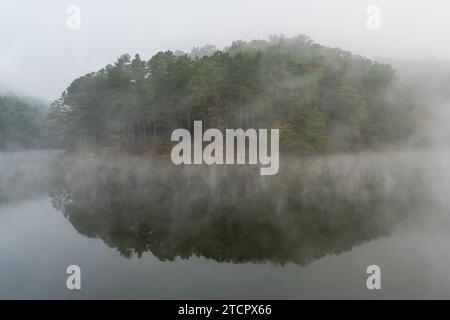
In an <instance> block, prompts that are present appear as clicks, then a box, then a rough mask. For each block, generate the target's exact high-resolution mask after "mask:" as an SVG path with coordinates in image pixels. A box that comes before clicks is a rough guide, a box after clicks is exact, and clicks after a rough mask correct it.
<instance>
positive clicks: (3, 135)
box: [0, 96, 45, 149]
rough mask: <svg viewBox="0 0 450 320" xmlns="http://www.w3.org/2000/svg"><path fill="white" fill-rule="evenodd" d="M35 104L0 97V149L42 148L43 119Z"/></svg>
mask: <svg viewBox="0 0 450 320" xmlns="http://www.w3.org/2000/svg"><path fill="white" fill-rule="evenodd" d="M36 104H37V103H36V102H34V101H32V100H28V101H26V102H24V100H23V99H20V98H19V97H16V96H4V97H2V96H0V149H26V148H38V147H41V146H42V144H43V139H44V130H45V129H44V117H43V112H42V111H41V110H40V109H39V108H40V107H41V106H38V105H36Z"/></svg>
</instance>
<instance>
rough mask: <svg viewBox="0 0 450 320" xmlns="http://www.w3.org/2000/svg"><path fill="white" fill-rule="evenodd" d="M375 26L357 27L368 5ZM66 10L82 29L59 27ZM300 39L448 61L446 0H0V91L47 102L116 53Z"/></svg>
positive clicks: (449, 33)
mask: <svg viewBox="0 0 450 320" xmlns="http://www.w3.org/2000/svg"><path fill="white" fill-rule="evenodd" d="M372 4H374V5H378V6H379V7H380V9H381V29H380V30H369V29H367V27H366V20H367V17H368V15H367V14H366V9H367V7H368V6H369V5H372ZM69 5H77V6H79V7H80V9H81V30H78V31H74V30H72V31H71V30H69V29H68V28H67V26H66V20H67V18H68V14H67V12H66V10H67V7H68V6H69ZM270 34H284V35H285V36H288V37H290V36H295V35H298V34H305V35H307V36H309V37H311V38H312V39H313V40H315V41H316V42H319V43H321V44H324V45H329V46H333V47H340V48H342V49H346V50H350V51H352V52H355V53H358V54H362V55H365V56H368V57H374V56H384V57H393V58H413V59H416V58H424V57H430V56H434V57H437V58H439V59H445V60H447V59H448V58H449V57H450V1H448V0H432V1H429V0H428V1H426V0H372V1H367V0H308V1H304V0H220V1H218V0H178V1H175V0H147V1H145V0H141V1H139V0H70V1H66V0H33V1H32V0H0V88H3V89H4V90H5V89H7V90H11V91H15V92H17V93H20V94H26V95H33V96H37V97H43V98H46V99H49V100H53V99H56V98H57V97H58V96H59V95H60V94H61V92H62V91H63V90H64V89H65V88H66V87H67V86H68V85H69V84H70V82H71V81H72V80H74V79H75V78H77V77H79V76H81V75H83V74H86V73H88V72H91V71H95V70H98V69H99V68H101V67H103V66H105V65H106V64H108V63H112V62H113V61H114V60H115V58H116V57H118V56H119V55H120V54H122V53H125V52H128V53H130V54H135V53H140V54H141V56H142V58H143V59H149V58H150V57H151V56H152V55H153V54H155V53H156V52H157V51H159V50H176V49H179V50H183V51H190V49H191V48H192V47H193V46H203V45H204V44H207V43H210V44H215V45H216V46H218V47H219V48H222V47H224V46H227V45H229V44H231V42H232V41H234V40H252V39H256V38H260V39H261V38H262V39H265V38H267V37H268V35H270Z"/></svg>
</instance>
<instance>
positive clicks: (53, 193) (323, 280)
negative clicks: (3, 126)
mask: <svg viewBox="0 0 450 320" xmlns="http://www.w3.org/2000/svg"><path fill="white" fill-rule="evenodd" d="M448 159H450V157H448V155H447V153H445V152H434V153H431V152H416V151H414V152H413V151H411V152H402V153H394V154H383V155H378V154H368V155H354V156H349V155H342V156H333V157H329V158H312V159H307V160H298V159H289V160H285V162H284V168H285V169H284V170H285V171H280V174H279V177H278V179H265V178H263V177H260V176H258V175H255V174H254V172H253V171H251V172H248V170H246V169H245V170H240V169H239V170H235V171H228V170H227V171H226V172H223V171H221V170H209V171H208V169H206V170H204V169H192V168H177V169H174V168H171V167H167V166H164V165H161V164H159V163H147V162H148V161H146V162H145V164H144V162H142V161H143V160H132V161H131V160H130V161H126V162H124V161H123V159H116V160H114V161H111V160H109V159H96V158H95V159H94V158H90V157H81V158H80V157H79V158H76V159H69V158H68V157H63V156H61V154H60V153H58V152H51V153H48V152H47V153H43V152H30V153H4V154H1V156H0V166H1V167H2V173H1V174H0V178H1V180H0V192H1V197H0V199H1V204H0V298H3V299H14V298H25V299H28V298H44V299H45V298H63V299H79V298H154V299H165V298H177V299H215V298H232V299H240V298H243V299H260V298H262V299H264V298H275V299H276V298H287V299H303V298H450V276H449V271H450V252H449V250H448V248H450V233H449V232H448V230H449V228H450V224H449V222H450V219H448V217H447V216H450V210H448V209H449V208H450V207H449V206H448V201H449V200H448V198H449V197H448V192H447V191H448V190H450V189H449V188H448V186H449V185H450V183H449V181H450V179H448V174H449V173H448V170H447V169H446V168H447V163H449V162H448V161H447V160H448ZM124 163H126V165H124ZM282 165H283V164H282ZM255 172H257V171H255ZM331 181H332V182H333V183H330V182H331ZM71 264H76V265H79V266H80V267H81V270H82V290H81V291H68V290H67V289H66V286H65V283H66V277H67V275H66V274H65V270H66V268H67V266H68V265H71ZM371 264H377V265H379V266H380V267H381V270H382V289H381V290H379V291H376V290H375V291H370V290H368V289H367V288H366V278H367V275H366V273H365V271H366V268H367V266H368V265H371Z"/></svg>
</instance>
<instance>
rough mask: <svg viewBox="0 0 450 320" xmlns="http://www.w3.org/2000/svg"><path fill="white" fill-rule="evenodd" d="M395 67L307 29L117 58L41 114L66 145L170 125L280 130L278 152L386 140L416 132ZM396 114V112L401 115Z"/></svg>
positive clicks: (150, 137)
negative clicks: (313, 36) (319, 39)
mask: <svg viewBox="0 0 450 320" xmlns="http://www.w3.org/2000/svg"><path fill="white" fill-rule="evenodd" d="M398 96H399V95H398V94H396V92H395V72H394V70H393V69H392V68H391V67H390V66H389V65H386V64H381V63H377V62H374V61H371V60H369V59H366V58H364V57H361V56H357V55H353V54H351V53H350V52H347V51H343V50H340V49H335V48H328V47H324V46H321V45H319V44H317V43H314V42H313V41H312V40H310V39H309V38H307V37H305V36H299V37H295V38H292V39H286V38H284V37H272V38H270V40H268V41H262V40H255V41H251V42H243V41H237V42H234V43H233V44H232V45H231V46H230V47H228V48H225V49H224V50H217V49H216V48H215V47H214V46H211V45H208V46H206V47H205V48H194V49H193V51H192V52H191V53H190V54H185V53H182V52H178V51H177V52H171V51H166V52H159V53H157V54H156V55H154V56H153V57H152V58H151V59H150V60H148V61H144V60H142V59H141V57H140V56H139V55H138V54H136V55H135V56H134V57H131V56H130V55H128V54H124V55H122V56H120V57H119V58H118V59H117V61H116V62H114V64H112V65H111V64H110V65H107V66H105V67H104V68H102V69H101V70H99V71H97V72H92V73H89V74H87V75H85V76H82V77H80V78H78V79H76V80H74V81H73V82H72V83H71V84H70V86H69V87H68V88H67V90H65V92H64V93H63V94H62V96H61V97H60V99H58V100H56V101H55V102H54V103H53V104H52V107H51V110H50V114H49V117H48V118H49V122H50V123H49V127H50V128H52V129H53V131H52V135H54V136H57V137H59V138H58V143H59V144H60V145H62V146H64V147H66V148H76V147H86V146H93V147H127V148H144V147H147V146H148V147H153V148H158V147H160V144H161V143H162V144H164V143H168V141H169V138H168V137H170V132H171V131H172V130H174V129H176V128H187V129H189V130H191V129H192V128H191V126H192V123H193V121H194V120H202V121H203V122H204V124H205V127H216V128H219V129H221V128H244V129H245V128H250V127H251V128H279V129H280V144H281V148H282V150H284V151H295V152H297V151H300V152H317V151H327V150H345V149H355V148H363V147H367V146H371V145H374V144H384V143H389V142H392V141H397V140H401V139H403V138H405V137H407V136H408V135H409V134H411V132H412V131H413V129H414V119H413V117H412V116H411V114H412V110H413V108H414V105H413V103H412V102H411V101H409V100H408V99H404V97H403V98H402V99H400V98H399V97H398ZM399 115H401V116H399Z"/></svg>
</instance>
